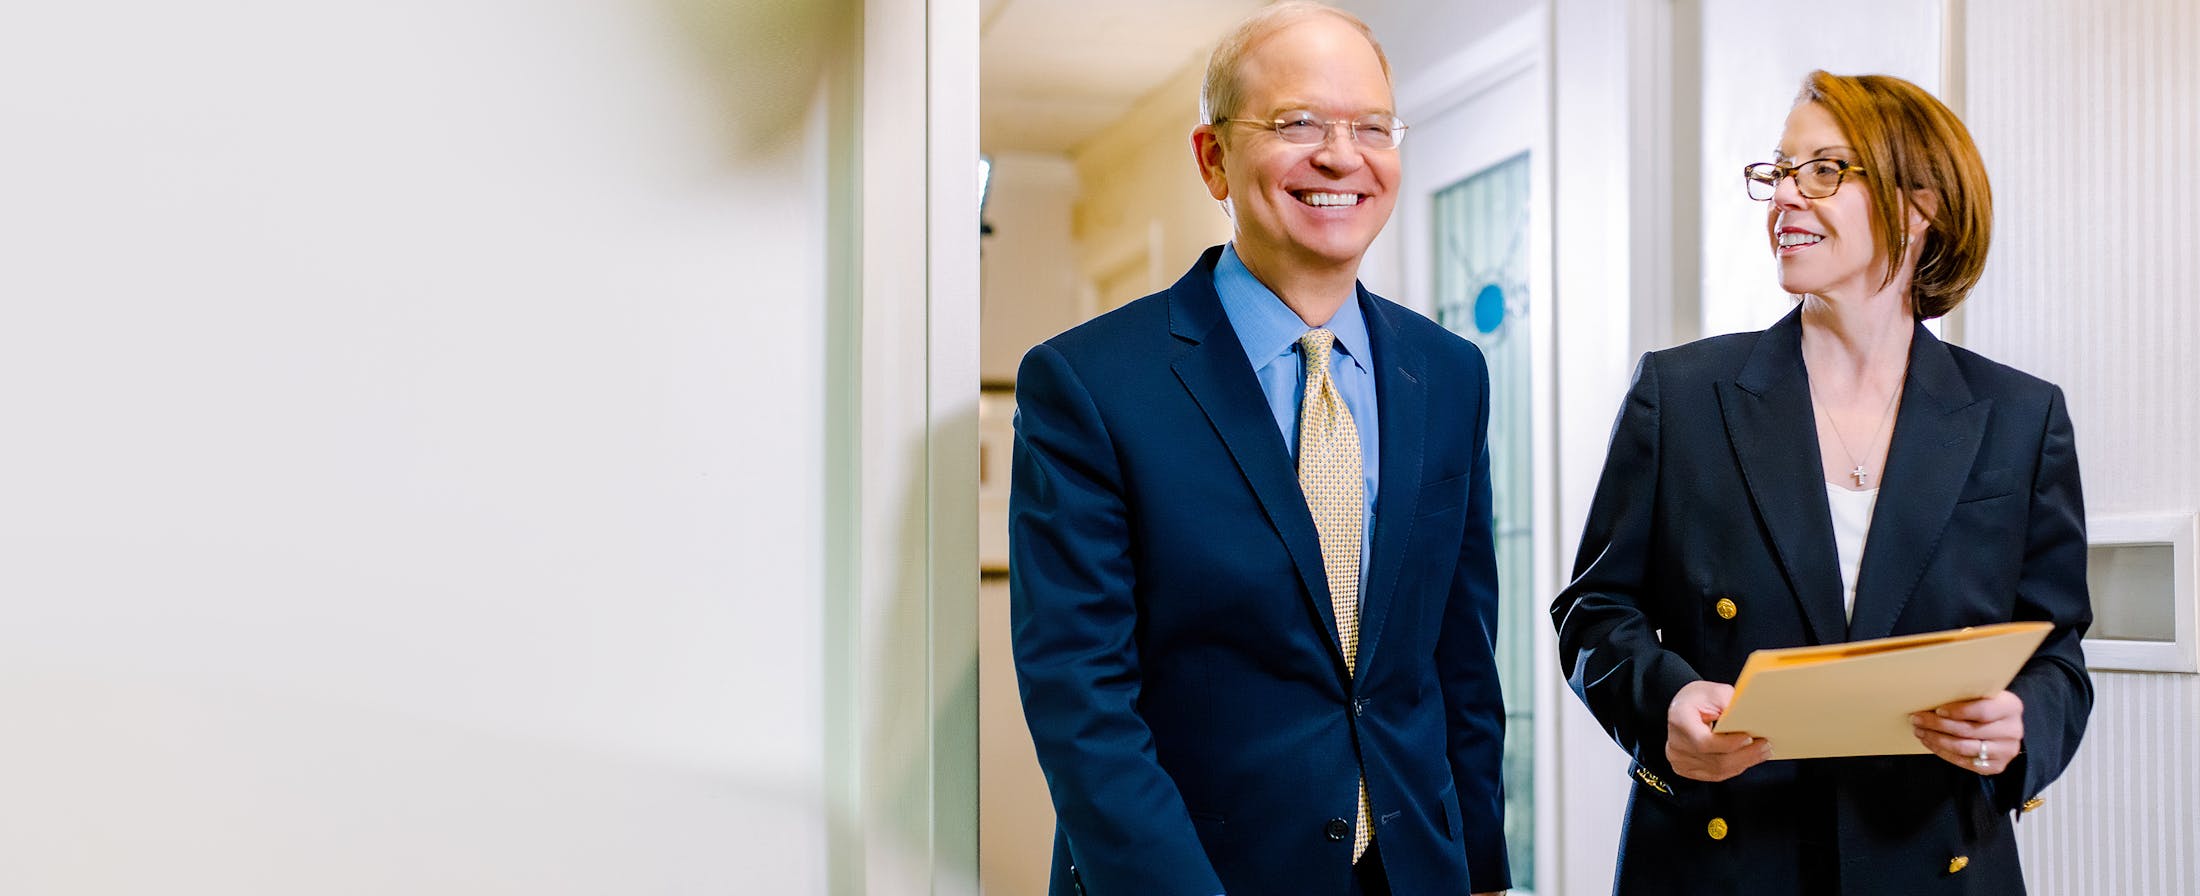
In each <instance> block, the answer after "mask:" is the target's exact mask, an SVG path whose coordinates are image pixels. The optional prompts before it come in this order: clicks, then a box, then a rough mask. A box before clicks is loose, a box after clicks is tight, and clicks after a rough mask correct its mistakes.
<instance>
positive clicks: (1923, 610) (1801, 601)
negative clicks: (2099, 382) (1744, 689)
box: [1551, 313, 2093, 896]
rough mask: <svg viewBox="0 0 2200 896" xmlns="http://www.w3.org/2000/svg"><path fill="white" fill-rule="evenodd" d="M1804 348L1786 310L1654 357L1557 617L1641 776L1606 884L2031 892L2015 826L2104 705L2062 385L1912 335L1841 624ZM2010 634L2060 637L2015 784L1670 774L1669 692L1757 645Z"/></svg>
mask: <svg viewBox="0 0 2200 896" xmlns="http://www.w3.org/2000/svg"><path fill="white" fill-rule="evenodd" d="M1801 345H1802V327H1801V323H1800V318H1799V316H1798V314H1795V313H1791V314H1789V315H1788V316H1787V317H1786V318H1785V319H1783V320H1781V321H1780V322H1779V323H1778V324H1775V325H1774V326H1772V327H1771V328H1770V329H1767V330H1765V331H1763V332H1761V333H1738V334H1733V335H1729V336H1719V337H1714V338H1711V339H1705V340H1702V341H1699V342H1694V343H1690V344H1688V345H1684V346H1680V347H1678V348H1673V349H1668V350H1666V351H1661V352H1653V353H1651V354H1649V355H1646V356H1644V357H1643V360H1642V364H1641V366H1640V367H1639V368H1638V369H1637V371H1636V374H1635V383H1634V386H1633V388H1632V389H1631V390H1630V391H1629V392H1628V395H1627V400H1626V403H1625V405H1624V406H1623V407H1622V408H1621V410H1620V415H1619V422H1618V424H1617V425H1616V426H1615V428H1614V430H1613V434H1612V446H1611V452H1610V454H1609V455H1607V457H1606V459H1605V466H1604V475H1603V480H1602V481H1601V482H1600V483H1599V484H1598V485H1597V491H1596V497H1595V499H1594V500H1593V502H1592V503H1591V505H1590V509H1589V520H1588V524H1587V526H1586V529H1585V531H1584V532H1583V533H1582V538H1581V551H1580V555H1579V559H1578V560H1577V561H1576V564H1575V568H1574V573H1575V579H1574V581H1573V583H1572V584H1571V585H1569V586H1567V587H1566V589H1565V590H1564V591H1562V592H1561V593H1560V594H1559V596H1558V599H1557V600H1556V601H1555V602H1554V603H1553V604H1552V607H1551V612H1552V614H1553V616H1554V619H1555V621H1556V623H1557V626H1558V641H1559V657H1560V660H1561V662H1562V663H1563V664H1564V666H1565V672H1566V674H1567V675H1568V677H1569V679H1570V681H1571V683H1572V686H1573V689H1574V691H1575V692H1576V693H1578V694H1580V696H1581V698H1582V700H1583V701H1584V702H1586V703H1587V704H1588V707H1589V710H1590V711H1591V712H1592V713H1594V714H1595V715H1596V717H1597V719H1598V721H1600V722H1601V723H1603V726H1604V728H1605V729H1606V730H1607V731H1608V732H1609V733H1610V734H1611V735H1612V737H1613V738H1614V740H1616V741H1617V742H1618V743H1619V745H1620V747H1621V748H1622V749H1625V750H1626V751H1627V752H1628V753H1629V754H1630V755H1631V756H1633V758H1634V761H1635V768H1634V776H1635V781H1634V782H1633V787H1634V790H1633V797H1632V800H1631V802H1630V804H1629V810H1628V814H1627V822H1626V828H1625V831H1624V833H1623V839H1622V842H1621V847H1620V860H1619V883H1618V888H1617V892H1619V893H1621V894H1630V896H1632V894H1688V896H1716V894H1744V893H1751V894H1754V893H1850V894H1879V893H1976V894H2008V893H2021V892H2023V890H2024V882H2023V877H2022V874H2021V872H2020V870H2019V868H2018V867H2017V856H2016V840H2015V833H2014V831H2013V829H2012V827H2011V815H2012V810H2016V809H2018V808H2019V807H2023V806H2028V805H2037V804H2036V803H2032V802H2031V800H2032V798H2033V797H2035V796H2036V795H2037V794H2038V793H2039V792H2040V790H2041V789H2042V788H2044V787H2046V786H2047V784H2048V782H2050V781H2053V780H2054V779H2055V777H2056V776H2057V775H2059V774H2061V772H2062V770H2063V768H2064V766H2066V765H2067V764H2068V763H2069V762H2070V757H2071V755H2072V753H2073V752H2074V751H2075V750H2076V749H2077V747H2078V740H2079V737H2080V735H2081V734H2082V733H2083V732H2084V730H2085V720H2086V716H2087V714H2088V712H2089V711H2090V710H2091V708H2092V705H2093V688H2092V683H2091V679H2090V678H2089V677H2088V676H2087V674H2086V669H2085V657H2084V656H2083V654H2082V653H2081V652H2080V649H2079V640H2080V638H2081V637H2082V636H2083V635H2084V634H2085V630H2086V627H2087V626H2088V625H2089V624H2090V623H2091V621H2092V605H2091V602H2090V600H2089V599H2088V596H2087V591H2086V580H2085V506H2084V501H2083V499H2082V498H2081V495H2080V490H2079V484H2078V459H2077V453H2076V450H2075V446H2074V444H2073V440H2072V436H2071V429H2070V417H2069V414H2068V413H2066V412H2065V411H2064V409H2063V399H2062V392H2061V390H2059V389H2057V388H2055V387H2054V386H2053V385H2051V384H2049V383H2046V382H2043V381H2041V380H2039V379H2037V378H2035V377H2032V376H2028V375H2026V374H2024V373H2022V372H2019V371H2017V370H2014V369H2012V368H2009V367H2006V366H2003V365H2001V364H1996V363H1994V362H1993V361H1989V360H1987V359H1985V358H1982V357H1979V356H1978V355H1976V354H1973V353H1971V352H1969V351H1965V350H1964V349H1961V348H1957V347H1954V346H1950V345H1947V344H1946V343H1943V342H1941V341H1940V340H1938V339H1936V338H1934V337H1933V335H1932V333H1931V332H1929V331H1927V330H1926V329H1925V328H1924V327H1922V326H1919V327H1917V328H1916V331H1915V333H1914V334H1913V336H1912V341H1911V344H1910V360H1909V377H1908V380H1907V382H1906V384H1905V385H1904V386H1903V391H1902V405H1901V411H1900V413H1899V414H1898V415H1897V416H1896V418H1895V424H1894V436H1893V444H1892V446H1891V447H1890V448H1889V449H1888V453H1887V463H1886V472H1885V475H1884V478H1883V480H1882V483H1881V487H1880V493H1879V500H1878V505H1877V508H1876V510H1875V511H1874V513H1873V515H1872V521H1871V532H1870V535H1869V536H1868V538H1867V539H1866V543H1865V548H1864V557H1863V568H1862V570H1861V571H1860V572H1859V573H1858V576H1857V583H1856V606H1855V609H1854V615H1853V616H1852V617H1850V618H1846V619H1844V618H1843V615H1842V606H1841V605H1842V586H1841V573H1840V568H1839V565H1838V563H1839V560H1838V557H1837V554H1836V551H1835V548H1834V538H1833V523H1832V521H1831V515H1830V512H1829V510H1828V507H1827V499H1826V487H1825V481H1824V476H1823V470H1822V467H1821V462H1820V457H1819V451H1818V436H1817V428H1816V424H1815V422H1814V420H1813V417H1812V410H1811V396H1810V385H1809V379H1808V377H1807V375H1806V373H1805V371H1804V368H1803V356H1802V348H1801ZM1721 599H1726V600H1730V601H1732V602H1733V607H1732V609H1733V612H1732V613H1731V614H1730V615H1727V614H1721V613H1720V612H1718V609H1717V608H1718V606H1719V601H1720V600H1721ZM2011 620H2044V621H2047V622H2051V623H2053V624H2054V628H2053V630H2052V631H2050V632H2049V634H2048V636H2047V639H2046V641H2045V642H2044V643H2042V644H2041V645H2040V647H2039V650H2038V652H2037V653H2035V654H2034V655H2033V657H2032V659H2031V660H2030V661H2029V662H2027V663H2025V665H2024V668H2023V670H2022V671H2020V672H2019V673H2018V674H2017V678H2016V681H2014V682H2013V683H2011V684H2010V686H2009V689H2010V690H2011V691H2013V692H2015V693H2016V694H2017V696H2018V697H2020V698H2021V699H2023V701H2024V751H2023V753H2022V754H2020V755H2019V756H2018V757H2017V759H2016V761H2015V762H2012V763H2011V764H2010V765H2009V767H2008V769H2007V770H2006V771H2004V772H2002V773H2001V774H1998V775H1995V776H1993V777H1991V778H1983V777H1981V776H1979V775H1978V774H1976V773H1974V772H1972V771H1970V770H1969V769H1965V768H1958V767H1956V766H1954V765H1952V764H1950V763H1948V762H1946V761H1944V760H1942V759H1940V758H1939V757H1936V756H1929V755H1917V756H1876V757H1862V758H1849V759H1804V760H1787V761H1783V760H1778V759H1775V760H1773V761H1771V762H1767V763H1764V764H1762V765H1759V766H1757V767H1755V768H1752V769H1750V770H1749V771H1747V772H1743V773H1742V774H1741V775H1740V776H1738V777H1735V778H1732V779H1729V780H1727V781H1724V782H1720V783H1716V784H1712V783H1705V782H1701V781H1693V780H1686V779H1683V778H1681V777H1680V776H1678V775H1675V774H1673V772H1672V769H1671V767H1670V766H1669V765H1668V764H1667V762H1666V759H1665V713H1666V709H1667V708H1668V707H1669V706H1671V704H1672V702H1673V696H1674V694H1675V693H1677V692H1678V691H1679V690H1680V689H1681V687H1682V686H1684V685H1686V684H1688V683H1689V682H1692V681H1696V680H1698V679H1707V680H1710V681H1722V682H1729V683H1731V682H1732V681H1734V679H1735V676H1737V675H1738V674H1740V672H1741V668H1742V664H1743V662H1744V661H1746V660H1747V659H1748V657H1749V654H1750V651H1753V650H1756V649H1759V648H1767V647H1791V646H1795V645H1801V644H1828V643H1835V642H1841V641H1858V640H1864V639H1868V638H1881V637H1887V636H1889V635H1903V634H1915V633H1919V632H1930V631H1939V630H1942V629H1950V628H1959V627H1962V626H1969V625H1984V624H1988V623H1995V622H2008V621H2011ZM1773 750H1774V751H1775V755H1777V751H1778V750H1779V742H1778V741H1777V740H1775V741H1774V742H1773ZM1713 818H1718V819H1721V820H1722V821H1723V822H1724V823H1725V824H1724V825H1723V826H1722V830H1723V831H1724V836H1723V837H1722V838H1718V839H1714V838H1713V837H1712V836H1711V835H1710V820H1711V819H1713ZM1959 858H1960V859H1962V861H1960V862H1958V861H1957V859H1959Z"/></svg>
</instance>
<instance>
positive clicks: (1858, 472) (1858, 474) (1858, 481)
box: [1849, 464, 1870, 488]
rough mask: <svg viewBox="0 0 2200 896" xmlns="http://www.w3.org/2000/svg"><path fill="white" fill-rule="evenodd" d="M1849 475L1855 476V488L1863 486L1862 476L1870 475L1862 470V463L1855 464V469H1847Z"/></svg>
mask: <svg viewBox="0 0 2200 896" xmlns="http://www.w3.org/2000/svg"><path fill="white" fill-rule="evenodd" d="M1849 475H1850V476H1853V477H1856V487H1857V488H1863V487H1864V477H1865V476H1868V475H1870V474H1868V473H1865V472H1864V465H1863V464H1857V465H1856V468H1855V469H1853V470H1850V471H1849Z"/></svg>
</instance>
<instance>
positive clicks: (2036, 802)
mask: <svg viewBox="0 0 2200 896" xmlns="http://www.w3.org/2000/svg"><path fill="white" fill-rule="evenodd" d="M2045 805H2047V798H2046V797H2043V796H2036V797H2033V798H2031V799H2028V800H2025V801H2024V811H2026V812H2033V811H2037V810H2038V809H2039V807H2041V806H2045Z"/></svg>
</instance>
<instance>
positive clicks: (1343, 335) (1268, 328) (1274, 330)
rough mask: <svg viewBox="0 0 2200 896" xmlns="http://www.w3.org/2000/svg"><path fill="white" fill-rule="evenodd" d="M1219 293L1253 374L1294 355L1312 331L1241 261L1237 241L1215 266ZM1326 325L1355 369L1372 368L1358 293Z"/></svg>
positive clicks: (1216, 293)
mask: <svg viewBox="0 0 2200 896" xmlns="http://www.w3.org/2000/svg"><path fill="white" fill-rule="evenodd" d="M1355 292H1356V291H1355ZM1215 295H1216V296H1217V297H1219V298H1221V299H1222V313H1223V314H1224V315H1225V316H1227V317H1229V319H1230V328H1231V329H1233V330H1236V331H1237V337H1238V343H1239V344H1240V345H1242V346H1244V348H1245V357H1246V359H1247V360H1249V361H1251V362H1252V363H1253V369H1254V370H1259V369H1261V368H1262V367H1266V366H1268V362H1270V361H1273V360H1275V358H1276V356H1277V355H1286V354H1290V353H1291V347H1292V346H1293V345H1296V344H1297V343H1298V341H1299V337H1301V336H1304V335H1306V331H1308V330H1311V329H1313V328H1312V327H1309V326H1307V325H1306V321H1303V320H1300V319H1299V315H1298V313H1297V312H1295V311H1292V310H1291V306H1289V305H1285V304H1284V303H1283V300H1282V299H1280V298H1277V297H1276V293H1275V291H1273V290H1271V289H1269V288H1268V287H1267V286H1266V285H1264V284H1262V283H1261V282H1260V280H1259V278H1256V277H1254V276H1253V272H1252V270H1251V269H1248V268H1247V267H1246V266H1245V262H1243V261H1241V260H1239V259H1238V255H1237V245H1236V244H1235V243H1232V244H1230V245H1227V246H1224V247H1223V248H1222V260H1221V261H1219V262H1216V263H1215ZM1327 326H1328V329H1329V332H1331V333H1333V334H1336V337H1337V345H1338V347H1339V348H1340V349H1341V350H1342V351H1343V353H1344V356H1345V357H1346V358H1349V359H1351V361H1352V366H1354V367H1357V368H1359V369H1360V370H1362V371H1366V370H1368V369H1369V365H1368V358H1369V357H1370V356H1369V354H1368V351H1367V318H1366V317H1364V316H1363V315H1362V314H1361V313H1360V302H1359V297H1358V295H1354V296H1353V299H1352V300H1351V301H1348V302H1345V303H1344V304H1343V305H1342V306H1340V307H1339V308H1338V309H1337V313H1336V314H1335V315H1332V316H1331V317H1330V318H1329V323H1328V324H1327Z"/></svg>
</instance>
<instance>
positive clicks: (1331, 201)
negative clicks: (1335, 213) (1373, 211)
mask: <svg viewBox="0 0 2200 896" xmlns="http://www.w3.org/2000/svg"><path fill="white" fill-rule="evenodd" d="M1299 201H1300V202H1304V203H1306V204H1307V205H1312V206H1329V205H1358V204H1359V203H1360V195H1359V194H1358V193H1306V194H1303V195H1301V196H1300V197H1299Z"/></svg>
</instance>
